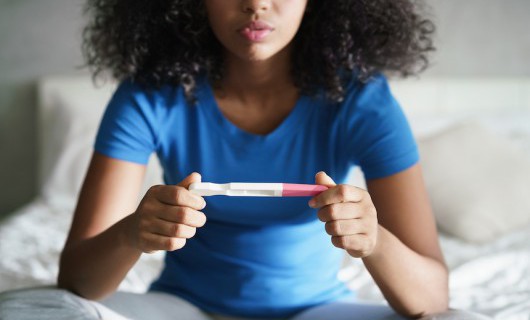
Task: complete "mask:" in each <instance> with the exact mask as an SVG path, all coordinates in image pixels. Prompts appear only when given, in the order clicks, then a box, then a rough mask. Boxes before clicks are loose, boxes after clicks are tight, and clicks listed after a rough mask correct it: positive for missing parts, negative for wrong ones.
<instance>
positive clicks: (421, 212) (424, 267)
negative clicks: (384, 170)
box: [313, 164, 448, 317]
mask: <svg viewBox="0 0 530 320" xmlns="http://www.w3.org/2000/svg"><path fill="white" fill-rule="evenodd" d="M317 183H319V184H325V185H328V186H330V187H331V188H330V190H328V191H326V192H323V193H322V194H321V195H319V196H317V197H315V198H314V200H315V203H314V205H313V207H315V208H320V210H319V212H318V215H319V218H320V219H321V220H322V221H323V222H326V231H327V232H328V233H329V234H330V235H331V236H332V243H333V244H334V245H335V246H337V247H339V248H343V249H345V250H347V251H348V253H349V254H350V255H352V256H353V257H357V258H362V259H363V262H364V264H365V266H366V268H367V269H368V271H369V272H370V274H371V275H372V277H373V278H374V280H375V281H376V283H377V285H378V286H379V288H380V289H381V291H382V292H383V295H384V296H385V298H386V299H387V300H388V302H389V303H390V305H391V306H392V307H393V308H394V309H395V310H396V311H397V312H399V313H401V314H403V315H406V316H413V317H416V316H421V315H425V314H431V313H435V312H439V311H443V310H446V309H447V305H448V272H447V268H446V266H445V263H444V260H443V256H442V253H441V250H440V247H439V244H438V235H437V231H436V225H435V221H434V217H433V214H432V209H431V207H430V202H429V199H428V196H427V192H426V190H425V186H424V184H423V178H422V174H421V167H420V165H419V164H417V165H414V166H413V167H411V168H409V169H407V170H405V171H403V172H400V173H398V174H394V175H392V176H389V177H386V178H381V179H374V180H370V181H367V185H368V190H369V193H368V192H367V191H365V190H362V189H359V188H356V187H353V186H349V185H339V186H336V185H335V184H334V182H333V180H331V178H329V177H328V176H326V175H325V174H318V175H317Z"/></svg>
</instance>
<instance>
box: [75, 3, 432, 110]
mask: <svg viewBox="0 0 530 320" xmlns="http://www.w3.org/2000/svg"><path fill="white" fill-rule="evenodd" d="M423 9H424V6H422V5H421V4H420V3H418V2H417V1H415V0H333V1H326V0H308V4H307V9H306V13H305V15H304V18H303V20H302V24H301V26H300V30H299V31H298V33H297V34H296V36H295V38H294V54H293V57H292V59H293V60H292V62H293V63H292V68H293V69H292V74H293V77H294V79H295V80H294V81H295V85H296V86H297V87H298V88H299V89H300V90H301V92H304V93H307V94H315V93H316V92H318V90H319V88H323V89H324V90H325V93H326V96H327V97H328V98H329V99H331V100H333V101H341V100H342V98H343V95H344V88H345V86H346V85H347V83H348V82H349V81H351V80H352V77H355V78H356V79H354V80H360V81H366V80H368V79H369V78H370V77H371V76H372V75H373V74H375V73H377V72H383V73H386V74H389V75H391V74H397V75H401V76H403V77H406V76H409V75H412V74H417V73H419V72H421V71H423V70H424V69H425V68H426V67H427V66H428V65H429V60H428V54H429V52H430V51H433V50H434V47H433V41H432V35H433V33H434V30H435V27H434V24H433V23H432V21H431V20H429V19H427V18H424V17H422V16H421V14H420V13H421V12H420V11H422V10H423ZM85 14H86V15H87V16H88V17H89V21H88V24H87V25H86V27H85V29H84V32H83V54H84V57H85V60H86V64H87V65H88V66H89V67H91V68H92V71H93V72H94V76H95V77H96V76H97V75H99V74H101V73H102V72H103V73H105V72H109V73H110V75H112V76H113V77H114V78H116V79H117V80H123V79H126V78H129V79H132V80H133V81H135V82H137V83H140V84H142V85H146V86H155V87H158V86H161V85H163V84H174V85H182V86H183V88H184V90H185V93H186V96H187V98H189V99H191V100H193V93H194V88H195V84H196V82H195V79H196V78H197V76H199V75H201V74H205V75H207V76H208V77H209V79H210V80H211V81H214V82H215V81H217V80H219V79H222V74H223V57H222V46H221V44H220V42H219V41H218V40H217V39H216V37H215V36H214V34H213V31H212V30H211V29H210V27H209V23H208V17H207V16H206V10H205V7H204V3H203V1H202V0H156V1H152V0H151V1H146V0H88V2H87V3H86V6H85ZM300 57H303V59H301V58H300Z"/></svg>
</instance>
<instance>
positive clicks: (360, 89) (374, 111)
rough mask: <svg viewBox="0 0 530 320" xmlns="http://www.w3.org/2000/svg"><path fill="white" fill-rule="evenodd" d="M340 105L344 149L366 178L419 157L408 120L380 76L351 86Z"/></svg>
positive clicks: (395, 169) (396, 169) (397, 169)
mask: <svg viewBox="0 0 530 320" xmlns="http://www.w3.org/2000/svg"><path fill="white" fill-rule="evenodd" d="M342 108H343V109H344V114H343V115H342V116H344V117H345V119H344V123H345V125H344V127H343V128H344V132H343V135H344V139H345V140H344V141H343V144H344V148H345V149H344V151H345V153H346V156H347V157H348V161H349V162H351V163H353V164H358V165H359V166H360V167H361V170H362V171H363V173H364V175H365V178H366V179H376V178H382V177H386V176H390V175H392V174H395V173H398V172H400V171H403V170H405V169H407V168H409V167H411V166H412V165H414V164H416V163H417V162H418V161H419V153H418V148H417V145H416V141H415V140H414V136H413V134H412V131H411V129H410V126H409V123H408V121H407V119H406V117H405V114H404V113H403V110H402V109H401V107H400V105H399V103H398V102H397V101H396V99H395V98H394V97H393V96H392V93H391V91H390V88H389V85H388V82H387V80H386V78H385V77H384V76H381V75H380V76H377V77H374V78H373V79H372V80H370V81H369V82H367V83H364V84H360V83H358V84H357V85H355V86H352V88H350V89H349V91H348V95H347V98H346V99H345V101H344V104H343V106H342Z"/></svg>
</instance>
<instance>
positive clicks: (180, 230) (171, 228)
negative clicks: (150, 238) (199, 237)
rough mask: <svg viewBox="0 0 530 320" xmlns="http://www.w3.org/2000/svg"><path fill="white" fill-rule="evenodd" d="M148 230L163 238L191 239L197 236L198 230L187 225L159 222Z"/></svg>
mask: <svg viewBox="0 0 530 320" xmlns="http://www.w3.org/2000/svg"><path fill="white" fill-rule="evenodd" d="M148 230H149V231H150V232H151V233H155V234H158V235H161V236H166V237H175V238H186V239H189V238H192V237H193V236H194V235H195V232H196V231H197V228H195V227H190V226H188V225H185V224H180V223H172V222H168V221H165V220H157V222H156V223H153V224H152V225H151V226H150V227H149V228H148Z"/></svg>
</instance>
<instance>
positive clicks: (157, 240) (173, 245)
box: [140, 232, 186, 252]
mask: <svg viewBox="0 0 530 320" xmlns="http://www.w3.org/2000/svg"><path fill="white" fill-rule="evenodd" d="M185 245H186V239H185V238H175V237H166V236H161V235H158V234H153V233H149V232H146V233H144V234H143V235H142V241H141V243H140V247H141V250H142V251H143V252H153V251H156V250H165V251H175V250H178V249H182V248H183V247H184V246H185Z"/></svg>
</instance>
